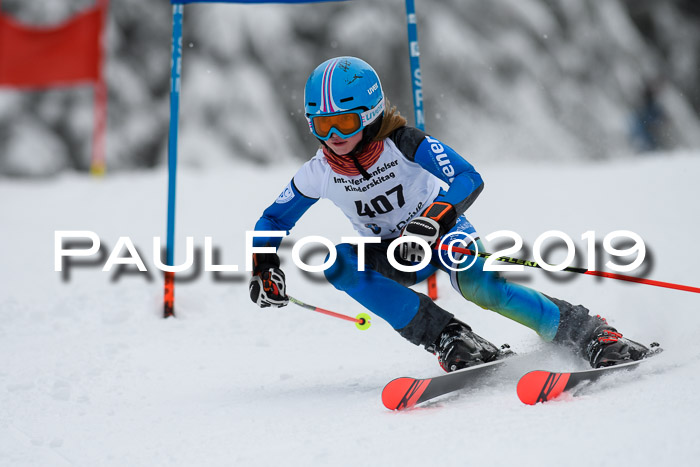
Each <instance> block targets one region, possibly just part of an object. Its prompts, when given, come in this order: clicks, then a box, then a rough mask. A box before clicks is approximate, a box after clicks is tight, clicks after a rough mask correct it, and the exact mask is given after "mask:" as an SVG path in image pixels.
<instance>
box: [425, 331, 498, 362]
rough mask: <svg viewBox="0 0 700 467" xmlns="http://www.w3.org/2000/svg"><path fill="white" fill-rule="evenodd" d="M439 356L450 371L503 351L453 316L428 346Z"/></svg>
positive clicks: (490, 358)
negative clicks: (434, 340)
mask: <svg viewBox="0 0 700 467" xmlns="http://www.w3.org/2000/svg"><path fill="white" fill-rule="evenodd" d="M427 350H428V351H429V352H432V353H434V354H436V355H437V356H438V362H439V363H440V366H441V367H442V368H443V370H445V371H447V372H448V373H449V372H451V371H456V370H461V369H462V368H467V367H470V366H474V365H479V364H481V363H486V362H490V361H492V360H496V359H497V358H499V357H500V356H501V355H502V354H503V352H501V350H499V349H498V347H496V346H495V345H493V344H492V343H491V342H489V341H487V340H486V339H484V338H483V337H481V336H479V335H477V334H475V333H474V332H472V328H470V327H469V326H468V325H466V324H464V323H463V322H461V321H459V320H457V319H455V318H452V319H451V320H450V322H449V323H447V326H445V328H444V329H443V330H442V332H441V333H440V337H439V338H438V340H437V341H436V342H435V343H434V344H433V345H432V346H429V347H428V348H427Z"/></svg>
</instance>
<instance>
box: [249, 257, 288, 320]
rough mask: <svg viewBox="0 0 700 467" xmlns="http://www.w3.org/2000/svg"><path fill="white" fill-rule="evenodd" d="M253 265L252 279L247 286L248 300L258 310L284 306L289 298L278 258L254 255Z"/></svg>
mask: <svg viewBox="0 0 700 467" xmlns="http://www.w3.org/2000/svg"><path fill="white" fill-rule="evenodd" d="M253 264H254V267H253V277H252V278H251V279H250V285H249V286H248V291H249V292H250V299H251V300H252V301H253V302H254V303H255V304H257V305H258V306H259V307H260V308H266V307H269V306H274V307H276V308H281V307H283V306H286V305H287V304H288V303H289V297H287V285H286V282H285V277H284V273H283V272H282V270H281V269H280V268H279V265H280V260H279V257H278V256H277V255H275V254H264V253H263V254H255V255H253Z"/></svg>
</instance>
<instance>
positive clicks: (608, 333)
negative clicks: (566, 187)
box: [586, 316, 649, 368]
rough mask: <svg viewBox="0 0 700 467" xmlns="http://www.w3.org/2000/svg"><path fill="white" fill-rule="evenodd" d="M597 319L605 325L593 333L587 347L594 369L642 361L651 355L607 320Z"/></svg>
mask: <svg viewBox="0 0 700 467" xmlns="http://www.w3.org/2000/svg"><path fill="white" fill-rule="evenodd" d="M596 318H598V319H600V320H602V321H603V324H602V325H601V326H598V327H597V328H596V329H595V330H594V331H593V333H592V336H591V338H590V340H589V341H588V344H587V345H586V356H587V357H588V361H589V362H590V364H591V366H592V367H593V368H601V367H604V366H612V365H617V364H619V363H628V362H631V361H633V360H641V359H642V358H644V357H645V356H646V355H647V354H648V353H649V349H648V348H647V347H645V346H643V345H642V344H640V343H639V342H635V341H631V340H629V339H626V338H624V337H622V334H621V333H619V332H617V329H615V328H613V327H611V326H609V325H608V324H607V322H606V321H605V318H601V317H600V316H596Z"/></svg>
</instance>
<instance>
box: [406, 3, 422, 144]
mask: <svg viewBox="0 0 700 467" xmlns="http://www.w3.org/2000/svg"><path fill="white" fill-rule="evenodd" d="M406 23H407V24H408V55H409V58H410V61H411V86H412V89H413V111H414V113H415V117H416V128H418V129H419V130H423V131H425V117H424V114H423V80H422V79H421V74H420V50H419V47H418V27H417V24H416V23H417V20H416V6H415V4H414V1H413V0H406Z"/></svg>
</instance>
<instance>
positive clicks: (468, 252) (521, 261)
mask: <svg viewBox="0 0 700 467" xmlns="http://www.w3.org/2000/svg"><path fill="white" fill-rule="evenodd" d="M440 249H441V250H445V251H450V250H451V251H454V252H455V253H462V254H464V255H470V256H474V255H476V256H477V257H480V258H488V257H490V256H493V254H492V253H479V252H475V251H473V250H468V249H466V248H460V247H457V246H450V245H444V244H440ZM496 261H502V262H505V263H511V264H517V265H520V266H528V267H531V268H539V269H544V268H542V266H540V265H539V264H537V262H535V261H528V260H524V259H518V258H510V257H508V256H499V257H498V258H496ZM562 271H568V272H575V273H578V274H587V275H589V276H598V277H607V278H609V279H617V280H621V281H627V282H635V283H637V284H646V285H653V286H655V287H664V288H667V289H674V290H683V291H685V292H693V293H700V287H692V286H690V285H681V284H674V283H672V282H662V281H655V280H652V279H644V278H642V277H634V276H626V275H624V274H615V273H612V272H603V271H589V270H588V269H583V268H574V267H566V268H564V269H562Z"/></svg>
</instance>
